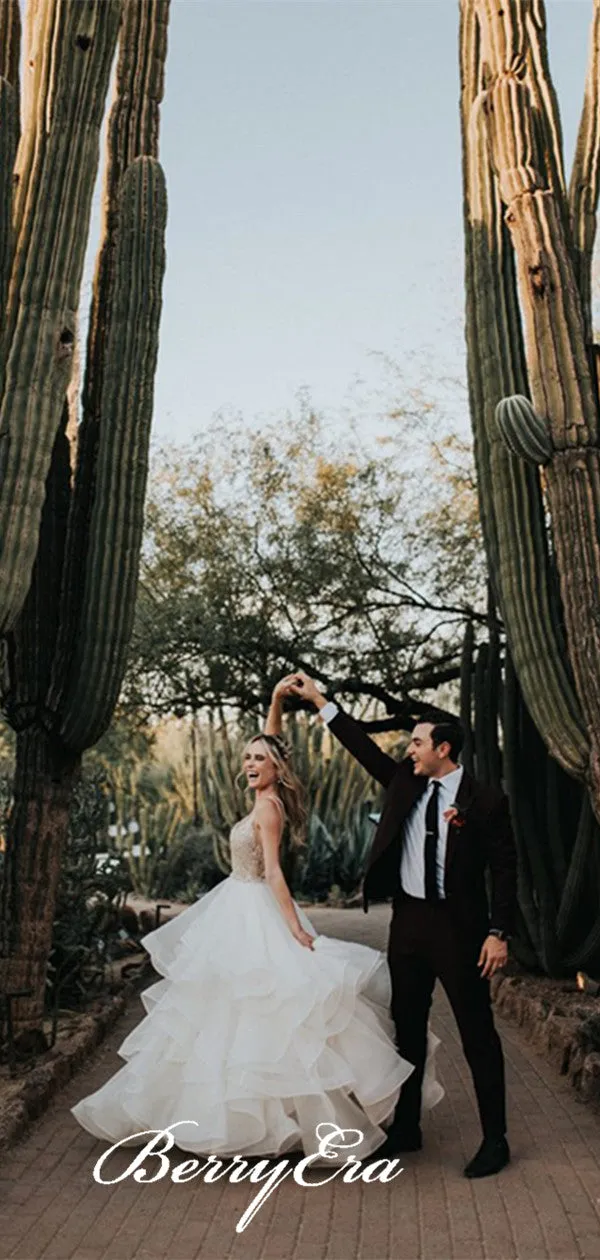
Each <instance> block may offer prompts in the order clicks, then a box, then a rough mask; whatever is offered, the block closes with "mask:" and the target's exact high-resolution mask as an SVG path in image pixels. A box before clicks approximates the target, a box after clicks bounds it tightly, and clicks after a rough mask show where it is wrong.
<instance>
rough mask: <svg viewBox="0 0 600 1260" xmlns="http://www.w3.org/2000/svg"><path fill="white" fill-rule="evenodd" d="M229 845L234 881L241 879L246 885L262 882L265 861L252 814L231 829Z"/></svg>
mask: <svg viewBox="0 0 600 1260" xmlns="http://www.w3.org/2000/svg"><path fill="white" fill-rule="evenodd" d="M229 845H230V851H231V874H232V875H233V877H234V879H243V880H245V881H246V882H247V883H248V882H250V881H256V880H264V878H265V861H264V856H263V850H262V844H261V843H260V840H259V838H258V836H257V834H256V828H255V826H254V819H253V817H252V814H248V815H247V817H246V818H242V819H241V821H240V822H238V823H236V824H235V826H234V827H232V829H231V833H230V837H229Z"/></svg>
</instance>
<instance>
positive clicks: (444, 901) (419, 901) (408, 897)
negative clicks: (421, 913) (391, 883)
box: [392, 888, 448, 906]
mask: <svg viewBox="0 0 600 1260" xmlns="http://www.w3.org/2000/svg"><path fill="white" fill-rule="evenodd" d="M404 901H412V902H414V904H415V905H416V906H447V905H448V898H447V897H440V898H438V900H437V901H428V900H427V898H426V897H413V895H412V893H407V892H405V891H404V889H403V888H399V889H398V892H397V893H396V894H395V896H394V898H393V902H392V905H394V906H397V905H402V903H403V902H404Z"/></svg>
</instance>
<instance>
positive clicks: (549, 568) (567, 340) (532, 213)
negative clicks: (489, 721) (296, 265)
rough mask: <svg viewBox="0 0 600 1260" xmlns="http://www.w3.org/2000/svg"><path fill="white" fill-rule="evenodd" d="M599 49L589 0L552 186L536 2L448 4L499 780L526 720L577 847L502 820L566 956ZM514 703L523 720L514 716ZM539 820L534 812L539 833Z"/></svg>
mask: <svg viewBox="0 0 600 1260" xmlns="http://www.w3.org/2000/svg"><path fill="white" fill-rule="evenodd" d="M599 40H600V4H599V0H595V5H594V21H593V24H592V43H591V53H590V68H589V73H588V81H587V86H586V96H585V103H584V109H583V114H582V121H581V128H580V135H579V141H578V146H577V153H576V158H575V164H574V170H573V177H572V181H571V186H570V190H569V193H568V194H567V191H566V183H565V178H564V173H563V155H562V139H561V129H560V118H559V113H558V106H557V103H556V98H555V93H554V89H553V86H552V81H551V78H550V74H549V69H548V58H547V48H546V30H545V12H544V6H543V3H542V0H506V2H504V0H503V4H502V5H498V4H496V3H495V2H494V0H461V78H462V83H461V116H462V131H463V154H464V167H463V169H464V192H465V235H466V288H467V347H468V365H469V387H470V400H471V414H472V421H473V429H474V436H475V454H476V461H477V468H478V481H479V491H480V501H481V512H482V522H483V529H484V536H485V541H486V549H487V554H488V560H489V565H490V573H491V579H492V584H493V587H494V593H495V597H496V600H497V603H498V607H499V608H500V610H501V614H502V618H503V622H504V626H505V629H506V637H507V641H508V656H507V671H508V672H507V677H506V679H505V696H506V698H507V699H506V705H505V718H506V726H505V770H506V773H507V776H508V778H510V780H511V782H513V783H516V781H517V777H518V775H515V773H514V771H515V767H516V760H515V752H516V750H515V747H514V743H513V742H512V741H513V737H514V732H515V730H516V729H517V727H518V729H519V730H520V731H521V732H522V731H523V729H524V723H525V727H526V725H527V720H530V718H532V719H533V722H534V723H535V727H536V728H537V731H538V732H539V735H540V736H541V737H542V739H543V741H544V743H545V745H546V748H547V749H548V751H549V753H550V754H551V758H552V763H553V764H555V763H557V764H558V766H560V767H562V769H563V770H564V771H566V772H567V774H568V775H570V776H572V777H573V778H574V779H576V780H578V781H579V782H580V783H581V784H582V785H583V786H584V788H585V792H584V794H583V802H584V804H583V812H582V822H581V826H580V828H579V831H578V833H577V839H575V836H574V835H573V836H571V837H570V838H568V840H567V842H566V844H565V843H563V841H562V840H561V842H560V844H558V843H554V841H553V838H552V836H551V835H550V834H549V832H548V833H547V835H546V837H545V843H546V845H547V846H550V847H552V844H554V853H553V854H550V861H549V862H548V861H547V858H548V853H546V854H541V853H540V850H539V846H540V845H542V844H544V838H543V837H540V836H539V834H538V835H537V836H536V838H535V842H534V847H535V851H532V849H531V845H532V837H531V828H530V829H529V833H528V834H526V832H527V828H526V827H525V828H524V829H523V828H517V830H522V831H523V836H524V840H523V845H524V846H526V845H529V851H528V853H526V852H525V847H523V849H522V856H523V861H524V869H526V870H527V871H528V874H529V878H530V887H534V888H535V889H536V896H535V897H533V898H529V903H530V906H533V905H535V906H536V907H537V912H539V913H540V914H541V915H542V918H543V919H544V923H543V925H542V927H543V931H542V932H541V935H542V936H543V935H544V931H546V929H547V928H548V919H549V917H550V916H552V915H553V916H554V925H553V928H552V932H553V933H554V940H553V944H552V952H553V953H554V956H555V957H558V955H559V954H560V953H561V950H562V953H563V957H564V956H565V953H566V954H567V955H569V956H570V957H571V959H573V958H575V957H576V956H577V957H582V956H584V955H585V956H586V957H590V956H591V955H592V954H593V953H594V950H596V951H597V950H598V946H599V944H600V936H598V933H597V930H596V929H595V928H594V925H593V924H591V925H590V920H589V917H587V912H586V915H584V916H583V917H582V918H581V921H580V925H579V926H580V935H579V939H578V941H575V937H576V936H577V933H575V937H574V935H573V915H574V914H576V909H575V907H576V905H577V903H578V899H579V906H580V908H581V905H582V897H583V886H584V884H585V878H586V872H587V873H588V874H590V873H591V867H590V861H591V858H592V856H593V852H592V853H591V851H590V849H591V848H592V850H593V844H594V842H596V841H597V837H598V827H597V822H595V821H594V818H593V815H592V814H591V813H590V811H589V810H588V809H587V805H586V804H585V802H586V799H589V802H591V805H592V807H593V813H594V814H595V818H596V820H598V819H600V674H599V671H598V660H599V659H600V530H599V526H600V449H599V440H598V415H599V398H598V383H597V378H596V369H595V356H596V348H595V347H593V346H592V345H591V299H590V266H591V251H592V247H593V236H594V226H595V209H596V203H597V198H598V187H599V174H598V165H599V164H598V158H599V156H600V145H599V138H598V137H599V121H600V105H599V91H600V80H599V77H598V61H599V51H600V43H599ZM530 400H531V401H530ZM542 470H543V471H542ZM513 667H514V677H513V676H512V674H511V671H512V669H513ZM511 697H514V699H511ZM523 702H524V704H525V706H526V710H527V713H528V715H530V718H529V717H527V719H525V718H524V717H523V716H522V715H521V717H519V714H520V713H521V708H520V706H521V705H522V703H523ZM506 706H508V707H506ZM515 724H516V725H515ZM521 748H522V745H521ZM537 764H538V768H539V764H540V762H539V758H538V762H537ZM549 773H550V780H549V783H550V784H551V780H552V774H553V773H554V772H553V771H550V772H549ZM561 783H562V780H561ZM519 786H520V790H522V787H523V784H522V782H520V784H519ZM561 792H562V794H563V796H564V795H565V789H564V784H563V786H562V787H561ZM586 793H587V794H589V796H587V798H586ZM580 796H581V793H580ZM516 809H517V810H518V805H517V806H516ZM566 812H567V814H569V816H572V810H571V812H570V813H569V809H567V811H566ZM555 815H556V811H555V813H554V815H553V812H552V809H551V808H549V810H548V813H547V815H546V817H547V819H548V820H550V824H551V826H553V825H554V823H555V821H556V818H555ZM553 834H554V833H553ZM555 839H556V837H555ZM536 846H537V847H536ZM561 846H562V847H561ZM559 849H560V850H561V851H560V853H559ZM544 863H546V866H545V868H544ZM542 868H544V869H545V870H546V875H545V876H544V878H543V880H542V883H543V884H544V887H543V888H542V887H541V885H540V883H539V881H540V878H541V874H540V872H541V870H542ZM561 872H562V874H561ZM565 879H566V881H567V887H568V889H569V897H568V905H567V902H566V901H565V896H566V891H565V889H564V887H563V886H564V882H565ZM588 909H589V907H588ZM596 910H597V906H596ZM557 924H558V927H557V926H556V925H557ZM529 926H530V928H531V929H532V935H535V930H536V925H535V924H533V923H532V922H530V924H529ZM588 927H589V932H588V930H587V929H588ZM538 928H539V924H538ZM594 932H596V935H594ZM586 933H587V935H586ZM537 935H538V939H539V938H540V931H538V932H537ZM546 935H548V933H547V932H546ZM596 938H597V939H596ZM569 951H570V953H569ZM578 951H579V952H578ZM546 953H547V951H546Z"/></svg>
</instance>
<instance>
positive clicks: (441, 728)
mask: <svg viewBox="0 0 600 1260" xmlns="http://www.w3.org/2000/svg"><path fill="white" fill-rule="evenodd" d="M419 722H431V725H432V727H433V730H432V732H431V742H432V744H433V747H434V748H439V746H440V744H449V745H450V752H449V754H448V756H449V757H450V759H451V760H452V761H458V758H459V757H460V754H461V752H462V750H463V745H464V742H465V732H464V727H463V726H462V725H461V723H460V722H459V720H458V718H453V717H447V718H440V716H439V714H438V713H435V712H433V713H424V714H423V715H422V717H420V718H419Z"/></svg>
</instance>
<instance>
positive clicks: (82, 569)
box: [0, 0, 169, 1039]
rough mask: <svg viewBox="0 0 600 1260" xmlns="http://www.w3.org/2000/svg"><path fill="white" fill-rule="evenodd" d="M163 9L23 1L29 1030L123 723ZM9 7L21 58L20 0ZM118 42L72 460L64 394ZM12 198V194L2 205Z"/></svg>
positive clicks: (19, 945)
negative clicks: (85, 797) (74, 811)
mask: <svg viewBox="0 0 600 1260" xmlns="http://www.w3.org/2000/svg"><path fill="white" fill-rule="evenodd" d="M168 8H169V0H145V3H144V4H139V3H137V0H90V2H89V3H87V4H85V5H83V4H81V3H79V0H36V2H35V3H32V4H31V6H30V9H29V11H28V25H27V50H26V55H27V62H28V64H29V65H30V67H31V69H32V71H33V73H32V78H31V82H30V86H29V89H28V96H27V99H26V100H24V109H23V134H22V137H21V141H20V144H19V147H18V150H17V156H16V164H15V171H16V176H17V179H16V189H15V193H14V200H13V206H12V213H13V223H14V238H13V249H12V253H11V256H10V259H9V267H8V271H9V281H8V285H7V292H8V297H7V304H6V319H5V323H4V328H3V333H2V342H1V345H2V358H1V362H0V381H1V385H2V392H1V394H0V399H1V412H0V414H1V416H2V421H1V425H2V427H1V429H0V437H2V438H3V441H0V467H1V471H2V481H1V484H0V522H1V545H2V551H1V552H0V590H1V591H2V597H1V599H0V607H1V609H2V617H3V619H4V620H3V628H4V635H5V644H6V648H7V651H6V669H5V691H4V706H5V710H6V713H7V716H8V718H9V721H10V722H11V723H12V725H13V726H14V729H15V730H16V732H17V769H16V780H15V790H14V802H13V808H12V813H11V819H10V825H9V834H8V842H7V852H6V856H5V875H4V883H3V905H2V910H3V916H2V919H3V929H4V941H3V954H4V958H3V966H2V970H3V973H4V975H3V979H4V981H5V983H7V984H9V985H10V986H11V987H14V988H22V987H25V988H31V989H32V990H33V994H34V996H33V998H32V1000H31V1001H27V1002H25V1001H23V1002H22V1003H20V1004H19V1009H18V1011H17V1021H18V1024H19V1025H20V1028H21V1030H22V1032H23V1031H30V1032H32V1033H33V1034H35V1033H36V1031H37V1032H38V1033H39V1029H40V1026H41V1018H42V1012H43V998H44V985H45V971H46V963H47V958H48V952H49V949H50V943H51V931H52V918H53V907H54V899H55V892H56V884H57V879H58V874H59V868H60V855H61V849H62V843H63V838H64V833H65V829H66V822H67V814H68V804H69V798H70V792H71V787H72V784H73V781H74V778H75V776H76V774H77V772H78V767H79V764H80V760H81V755H82V753H83V751H84V750H85V749H86V748H87V747H89V746H90V745H91V744H93V743H94V742H95V741H96V740H97V739H98V738H99V737H100V735H101V734H102V733H103V732H104V730H105V729H106V727H107V726H108V723H109V722H110V718H111V716H112V711H113V708H114V704H115V701H116V699H117V696H118V691H119V687H120V684H121V680H122V675H123V671H124V666H125V653H126V648H127V644H128V639H129V634H130V631H131V625H132V618H133V611H134V603H135V595H136V586H137V575H138V562H139V551H140V544H141V536H142V525H143V504H144V493H145V485H146V475H147V465H148V444H149V435H150V425H151V418H152V399H153V382H154V374H155V368H156V358H157V351H158V330H159V320H160V310H161V289H162V279H163V274H164V267H165V250H164V235H165V225H166V189H165V180H164V175H163V172H162V169H161V167H160V165H159V163H158V161H157V151H158V111H159V104H160V100H161V98H162V92H163V78H164V61H165V55H166V30H167V18H168ZM7 12H8V10H7V9H6V7H5V9H4V20H5V21H6V14H7ZM10 13H11V18H12V21H11V32H12V42H11V41H7V47H10V48H11V49H13V53H12V54H11V62H10V64H11V66H13V67H14V66H15V65H16V64H17V61H18V58H17V57H16V55H15V54H14V47H15V43H16V40H17V29H18V28H17V22H18V5H17V4H15V5H14V6H11V10H10ZM117 39H118V42H119V54H118V61H117V70H116V85H115V99H114V103H113V106H112V109H111V113H110V116H109V121H108V161H107V170H106V177H105V187H104V224H103V237H102V243H101V248H100V252H99V256H98V261H97V265H96V276H95V281H94V292H93V299H92V310H91V318H90V330H89V336H88V346H87V358H86V363H85V373H84V388H83V397H82V418H81V423H80V424H79V426H78V430H77V433H76V459H75V458H73V455H74V452H73V450H72V449H71V447H70V441H69V439H70V437H73V436H75V435H73V434H72V431H71V426H69V425H68V419H69V410H68V403H67V388H68V386H69V382H70V376H71V369H72V355H71V352H72V348H73V343H74V337H75V329H76V317H77V308H78V304H79V286H80V282H81V271H82V264H83V258H84V252H85V245H86V240H87V234H88V230H89V217H90V207H91V197H92V191H93V184H94V179H95V175H96V170H97V164H98V150H99V128H100V124H101V119H102V116H103V113H104V108H105V102H106V95H107V91H108V78H109V71H110V66H111V63H112V59H113V56H114V52H115V49H116V46H117ZM8 68H9V67H8V66H7V65H5V67H4V69H5V70H6V71H8ZM13 72H14V71H13ZM10 87H11V89H12V92H13V95H14V93H15V84H14V82H13V83H12V84H10ZM2 99H3V98H1V97H0V101H1V100H2ZM7 99H8V100H9V105H8V110H7V117H8V119H9V123H10V121H11V118H12V115H11V101H10V93H9V96H8V98H7ZM4 118H5V116H4V115H2V117H0V136H2V132H3V122H4ZM0 144H1V141H0ZM5 204H6V202H5V200H4V201H3V200H2V197H1V196H0V215H1V214H2V209H1V207H2V206H3V205H5ZM1 263H2V259H0V267H1ZM73 465H75V471H74V475H72V466H73ZM34 1039H35V1037H34Z"/></svg>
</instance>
